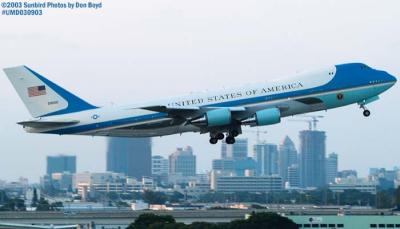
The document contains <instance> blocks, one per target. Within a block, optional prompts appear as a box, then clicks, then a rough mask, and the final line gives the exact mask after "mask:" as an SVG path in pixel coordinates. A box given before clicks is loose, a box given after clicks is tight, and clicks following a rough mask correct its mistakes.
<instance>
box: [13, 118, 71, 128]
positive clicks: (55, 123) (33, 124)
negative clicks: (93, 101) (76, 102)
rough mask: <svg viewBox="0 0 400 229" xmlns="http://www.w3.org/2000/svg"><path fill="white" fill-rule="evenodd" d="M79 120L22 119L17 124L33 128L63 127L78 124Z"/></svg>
mask: <svg viewBox="0 0 400 229" xmlns="http://www.w3.org/2000/svg"><path fill="white" fill-rule="evenodd" d="M78 123H79V121H76V120H73V121H41V120H36V121H23V122H19V123H18V124H19V125H22V126H27V127H33V128H52V127H63V126H71V125H74V124H78Z"/></svg>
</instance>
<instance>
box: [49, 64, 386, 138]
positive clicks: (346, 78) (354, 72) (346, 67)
mask: <svg viewBox="0 0 400 229" xmlns="http://www.w3.org/2000/svg"><path fill="white" fill-rule="evenodd" d="M362 66H365V65H364V64H358V63H357V64H343V65H337V66H336V74H335V76H334V78H333V79H332V80H331V81H330V82H328V83H327V84H325V85H322V86H318V87H315V88H310V89H304V90H299V91H294V92H284V93H280V94H275V95H266V96H259V97H254V98H247V99H240V100H235V101H228V102H222V103H215V104H209V105H204V106H202V107H213V106H215V107H234V106H240V105H250V104H254V103H259V102H270V101H273V100H279V99H284V98H290V97H299V96H305V95H312V94H318V93H321V92H330V91H335V90H345V89H350V88H354V87H360V86H366V85H369V81H370V80H371V79H374V78H376V77H377V74H378V73H379V72H378V71H375V70H372V69H364V68H362ZM361 70H368V74H365V73H363V72H360V71H361ZM167 116H168V115H167V114H166V113H155V114H149V115H142V116H136V117H129V118H123V119H117V120H111V121H106V122H100V123H94V124H88V125H82V126H77V127H70V128H65V129H59V130H52V131H48V132H44V133H51V134H78V133H82V132H86V131H91V130H96V129H103V128H108V127H112V126H119V125H126V124H130V123H132V124H133V123H136V122H141V121H147V120H153V119H158V118H165V117H167Z"/></svg>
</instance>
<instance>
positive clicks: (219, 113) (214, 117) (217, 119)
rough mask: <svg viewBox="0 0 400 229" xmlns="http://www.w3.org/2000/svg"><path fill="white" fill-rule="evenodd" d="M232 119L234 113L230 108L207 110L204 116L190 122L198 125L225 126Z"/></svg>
mask: <svg viewBox="0 0 400 229" xmlns="http://www.w3.org/2000/svg"><path fill="white" fill-rule="evenodd" d="M231 121H232V114H231V111H230V110H229V109H228V108H221V109H215V110H211V111H207V112H206V113H205V114H204V115H203V116H201V117H199V118H196V119H194V120H192V121H191V122H190V123H192V124H195V125H196V124H197V125H207V126H210V127H213V126H225V125H229V124H230V123H231Z"/></svg>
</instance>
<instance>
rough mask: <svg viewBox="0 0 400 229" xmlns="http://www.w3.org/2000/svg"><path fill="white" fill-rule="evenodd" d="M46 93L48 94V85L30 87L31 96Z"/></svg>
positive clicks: (29, 93) (29, 94)
mask: <svg viewBox="0 0 400 229" xmlns="http://www.w3.org/2000/svg"><path fill="white" fill-rule="evenodd" d="M45 94H46V86H45V85H40V86H34V87H28V96H29V97H35V96H40V95H45Z"/></svg>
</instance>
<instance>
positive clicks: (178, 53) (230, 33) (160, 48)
mask: <svg viewBox="0 0 400 229" xmlns="http://www.w3.org/2000/svg"><path fill="white" fill-rule="evenodd" d="M399 22H400V2H399V1H398V0H393V1H367V0H360V1H320V0H304V1H293V0H292V1H284V0H276V1H263V0H260V1H253V0H248V1H234V0H220V1H214V0H203V1H190V0H176V1H171V0H159V1H153V0H149V1H147V0H146V1H144V0H142V1H137V0H135V1H131V0H125V1H122V0H121V1H117V0H114V1H111V0H108V1H104V2H103V9H102V10H99V11H68V10H49V11H47V12H46V15H45V16H40V17H8V16H0V67H1V68H3V67H10V66H15V65H21V64H24V65H27V66H29V67H31V68H32V69H34V70H36V71H38V72H39V73H41V74H42V75H44V76H46V77H48V78H49V79H51V80H52V81H54V82H56V83H58V84H60V85H61V86H63V87H65V88H67V89H69V90H70V91H72V92H73V93H75V94H77V95H78V96H80V97H82V98H84V99H86V100H87V101H89V102H91V103H93V104H95V105H100V106H104V105H110V104H113V103H114V104H129V103H136V102H138V101H142V100H147V99H150V100H153V99H157V98H161V97H166V96H176V95H179V94H185V93H188V92H191V91H201V90H204V89H218V88H222V87H226V86H240V85H241V84H246V83H250V82H257V81H264V80H267V79H275V78H279V77H280V76H285V75H288V74H291V73H296V72H298V71H302V70H307V69H313V68H318V67H321V66H327V65H333V64H339V63H346V62H364V63H366V64H368V65H370V66H371V67H374V68H378V69H383V70H386V71H388V72H389V73H391V74H393V75H395V76H400V24H399ZM0 97H1V98H2V99H1V100H0V115H1V119H0V125H1V129H0V139H1V140H0V154H1V160H0V179H6V180H14V179H17V178H18V177H19V176H24V177H28V178H29V179H30V180H31V181H38V180H39V176H41V175H43V174H44V173H45V166H46V161H45V158H46V155H55V154H60V153H63V154H75V155H77V157H78V170H79V171H104V169H105V138H102V137H85V136H52V135H38V134H27V133H25V132H24V131H23V130H22V128H21V127H20V126H18V125H16V124H15V123H16V122H18V121H21V120H26V119H29V118H30V115H29V113H28V112H27V110H26V108H25V107H24V105H23V104H22V102H21V101H20V99H19V98H18V96H17V94H16V92H15V91H14V89H13V88H12V86H11V84H10V82H9V81H8V79H7V78H6V76H5V75H4V73H3V72H1V73H0ZM399 98H400V91H399V84H397V85H396V86H395V87H393V88H392V89H391V90H389V91H388V92H386V93H384V94H383V95H382V97H381V100H379V101H378V102H376V103H373V104H371V105H369V106H368V108H369V109H370V110H371V112H372V114H371V117H369V118H364V117H363V116H362V112H361V110H360V109H358V107H357V106H356V105H352V106H347V107H343V108H339V109H335V110H330V111H328V112H327V113H325V112H319V113H320V114H323V115H325V118H323V119H322V120H321V122H320V123H319V129H322V130H326V131H327V137H328V138H327V152H328V153H329V152H332V151H334V152H337V153H338V154H339V167H340V169H349V168H353V169H357V170H358V171H359V172H360V173H361V174H362V175H365V174H366V173H367V171H368V168H369V167H373V166H379V167H388V168H390V167H393V166H397V165H400V146H399V140H400V137H399V131H398V130H399V129H400V122H399V113H400V109H399ZM305 128H307V124H306V123H301V122H299V123H298V122H288V121H287V120H283V122H282V123H281V124H278V125H274V126H267V127H262V128H261V129H262V130H266V131H268V134H266V135H262V137H263V138H265V139H266V140H267V141H268V142H276V143H278V142H281V141H282V139H283V138H284V136H285V135H286V134H288V135H289V136H290V137H291V138H292V139H293V140H294V142H295V143H296V146H298V131H299V130H302V129H305ZM253 130H255V128H253ZM243 136H244V137H249V138H251V139H252V140H251V142H252V143H253V142H254V139H255V134H254V133H245V134H244V135H243ZM185 145H191V146H193V148H194V152H195V154H196V155H197V162H198V171H199V172H202V171H205V170H208V169H210V164H211V160H212V159H214V158H218V157H219V156H220V144H217V145H215V146H211V145H209V143H208V135H199V134H184V135H182V136H170V137H162V138H155V140H154V147H153V152H154V154H161V155H168V154H170V153H171V152H172V151H173V150H174V148H176V147H178V146H185Z"/></svg>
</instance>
